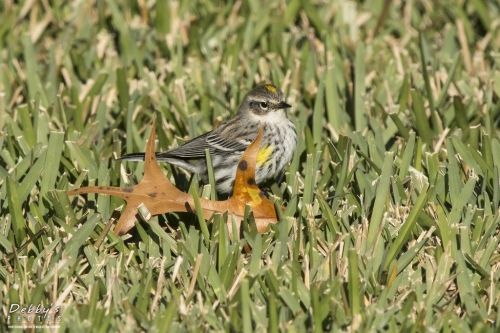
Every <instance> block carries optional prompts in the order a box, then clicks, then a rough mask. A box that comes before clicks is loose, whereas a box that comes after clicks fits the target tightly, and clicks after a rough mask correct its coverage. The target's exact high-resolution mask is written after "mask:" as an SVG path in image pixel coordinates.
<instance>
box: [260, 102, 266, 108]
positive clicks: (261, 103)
mask: <svg viewBox="0 0 500 333" xmlns="http://www.w3.org/2000/svg"><path fill="white" fill-rule="evenodd" d="M259 104H260V108H261V109H262V110H267V107H268V105H267V103H266V102H260V103H259Z"/></svg>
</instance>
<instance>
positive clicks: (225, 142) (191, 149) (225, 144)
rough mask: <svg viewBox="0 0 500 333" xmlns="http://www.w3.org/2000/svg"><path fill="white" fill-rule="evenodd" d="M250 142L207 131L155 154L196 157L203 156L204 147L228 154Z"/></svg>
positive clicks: (240, 149)
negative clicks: (178, 145)
mask: <svg viewBox="0 0 500 333" xmlns="http://www.w3.org/2000/svg"><path fill="white" fill-rule="evenodd" d="M249 144H250V142H247V141H239V140H231V139H224V138H221V137H220V136H218V135H217V134H215V133H214V132H208V133H205V134H203V135H200V136H198V137H196V138H194V139H193V140H191V141H188V142H186V143H185V144H184V145H182V146H180V147H178V148H174V149H171V150H169V151H166V152H164V153H159V154H157V156H158V157H163V158H169V157H174V158H182V159H198V158H205V149H209V151H210V154H212V155H213V154H220V155H230V154H233V153H235V152H243V151H244V150H245V149H246V148H247V147H248V145H249Z"/></svg>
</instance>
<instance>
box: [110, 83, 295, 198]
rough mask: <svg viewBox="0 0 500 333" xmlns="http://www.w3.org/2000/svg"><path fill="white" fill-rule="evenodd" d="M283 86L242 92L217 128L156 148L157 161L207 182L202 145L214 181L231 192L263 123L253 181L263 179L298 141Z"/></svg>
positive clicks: (134, 157)
mask: <svg viewBox="0 0 500 333" xmlns="http://www.w3.org/2000/svg"><path fill="white" fill-rule="evenodd" d="M290 107H291V105H290V104H288V103H286V101H285V97H284V94H283V92H282V91H281V90H280V89H279V88H277V87H276V86H275V85H272V84H265V85H261V86H257V87H255V88H254V89H252V90H251V91H250V92H248V93H247V94H246V95H245V97H244V98H243V102H242V103H241V105H240V107H239V109H238V112H237V113H236V115H235V116H234V117H233V118H231V119H229V120H228V121H226V122H224V123H222V124H221V125H220V126H219V127H217V128H216V129H214V130H212V131H210V132H207V133H205V134H202V135H200V136H198V137H196V138H194V139H192V140H190V141H188V142H186V143H185V144H183V145H182V146H179V147H177V148H173V149H171V150H168V151H165V152H157V153H156V158H157V160H158V161H159V162H166V163H169V164H172V165H176V166H178V167H181V168H183V169H185V170H187V171H188V172H190V173H197V174H199V175H200V178H201V180H202V181H203V182H204V183H205V184H207V183H208V171H207V170H208V168H207V163H206V156H205V149H208V150H209V152H210V156H211V159H212V165H213V170H214V178H215V187H216V190H217V192H218V193H219V194H231V193H232V191H233V187H234V180H235V177H236V168H237V165H238V163H239V160H240V158H241V156H242V155H243V152H244V151H245V149H246V148H247V147H248V146H249V145H250V143H252V141H253V140H254V139H255V138H256V137H257V135H258V133H259V127H260V125H262V127H263V136H262V141H261V144H260V148H259V152H258V154H257V161H256V169H255V182H256V183H257V185H259V184H262V183H264V182H265V181H266V180H268V179H270V178H272V177H273V176H274V175H275V174H276V173H277V172H280V171H281V170H283V169H284V167H285V166H286V165H287V164H288V163H289V162H290V161H291V160H292V158H293V155H294V152H295V149H296V146H297V131H296V129H295V125H294V124H293V122H292V121H291V120H290V119H289V118H288V117H287V114H286V111H285V110H286V109H288V108H290ZM118 160H120V161H144V153H132V154H126V155H124V156H122V157H121V158H119V159H118Z"/></svg>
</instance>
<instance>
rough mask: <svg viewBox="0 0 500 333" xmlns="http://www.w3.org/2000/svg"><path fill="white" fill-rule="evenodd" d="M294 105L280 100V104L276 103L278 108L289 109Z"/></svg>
mask: <svg viewBox="0 0 500 333" xmlns="http://www.w3.org/2000/svg"><path fill="white" fill-rule="evenodd" d="M291 107H292V106H291V105H290V104H288V103H285V102H280V103H279V104H278V105H276V109H278V110H279V109H288V108H291Z"/></svg>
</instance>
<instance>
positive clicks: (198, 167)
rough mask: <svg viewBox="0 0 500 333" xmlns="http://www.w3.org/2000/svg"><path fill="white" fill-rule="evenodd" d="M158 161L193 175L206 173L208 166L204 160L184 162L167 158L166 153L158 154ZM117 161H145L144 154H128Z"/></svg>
mask: <svg viewBox="0 0 500 333" xmlns="http://www.w3.org/2000/svg"><path fill="white" fill-rule="evenodd" d="M156 159H157V161H158V162H164V163H169V164H173V165H177V166H178V167H181V168H183V169H186V170H187V171H189V172H191V173H204V172H206V164H205V162H204V160H200V161H201V162H200V161H197V160H194V161H189V160H184V159H180V158H175V157H167V156H165V153H164V152H163V153H159V152H157V153H156ZM116 160H117V161H132V162H137V161H139V162H141V161H144V153H132V154H126V155H123V156H122V157H120V158H118V159H116Z"/></svg>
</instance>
